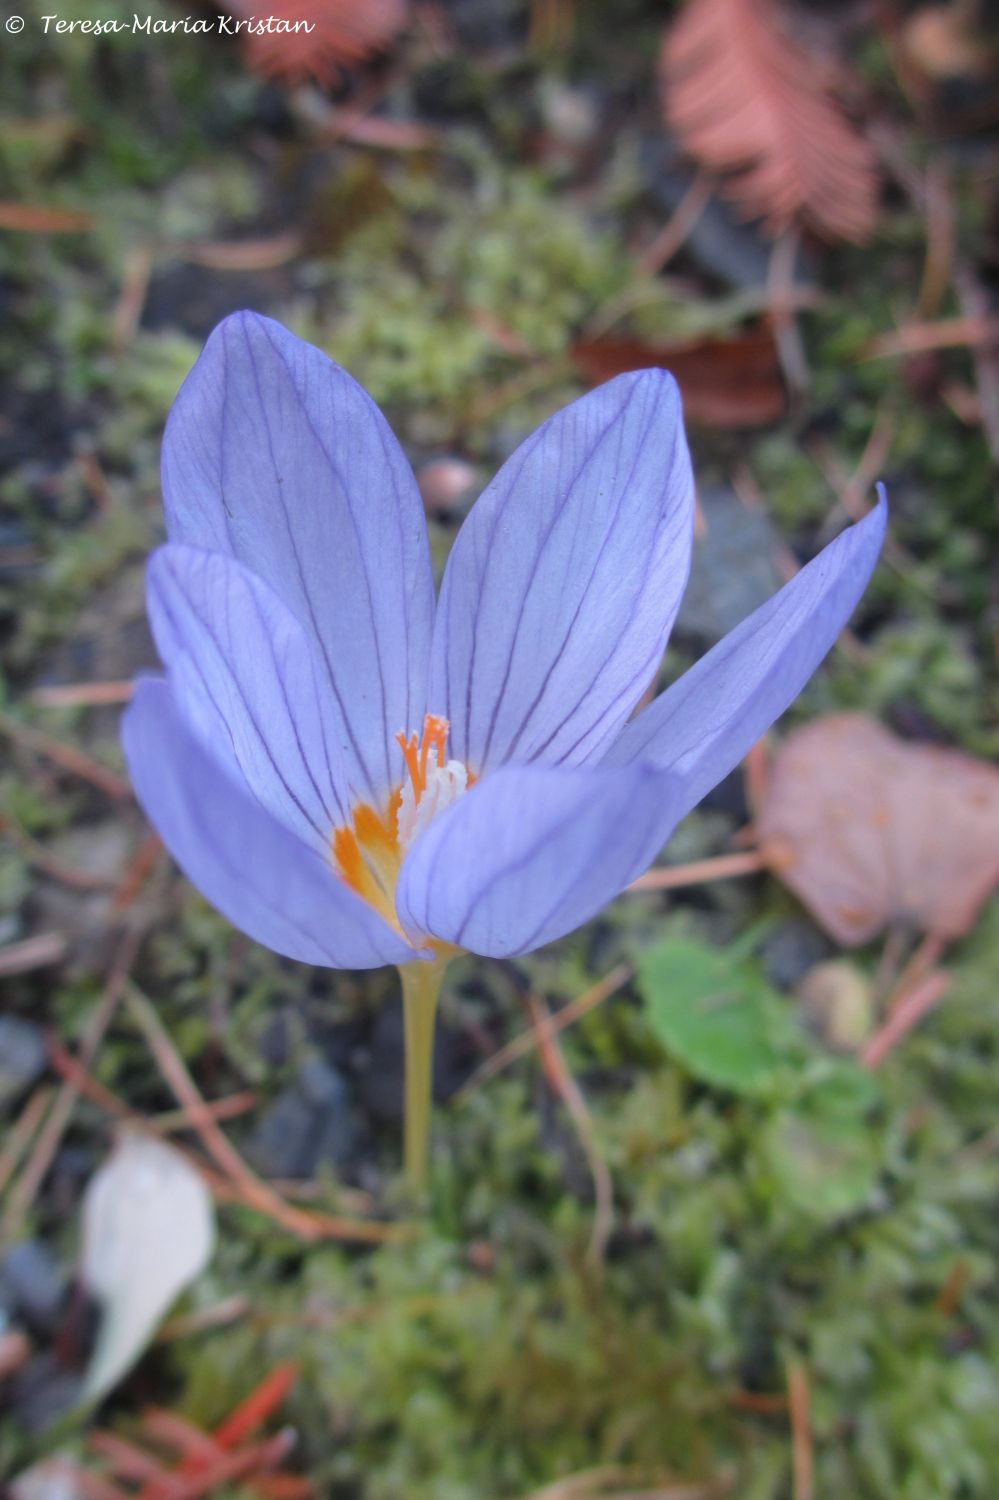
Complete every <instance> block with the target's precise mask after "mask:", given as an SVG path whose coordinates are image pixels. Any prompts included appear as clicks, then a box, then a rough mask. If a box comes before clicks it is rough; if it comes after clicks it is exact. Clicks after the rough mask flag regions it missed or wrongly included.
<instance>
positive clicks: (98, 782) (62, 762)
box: [0, 713, 132, 802]
mask: <svg viewBox="0 0 999 1500" xmlns="http://www.w3.org/2000/svg"><path fill="white" fill-rule="evenodd" d="M0 734H5V735H6V736H7V737H8V739H11V740H13V741H14V743H15V744H18V745H22V746H23V747H24V748H25V749H26V750H30V751H32V752H33V753H34V754H35V755H41V756H44V758H45V759H46V760H50V761H52V762H53V764H54V765H57V766H59V767H60V769H61V770H63V771H67V772H68V773H69V774H70V775H71V776H79V777H80V778H81V779H82V780H83V781H89V782H90V784H91V786H96V787H99V788H100V790H101V791H102V792H106V793H107V795H108V796H109V797H113V798H114V799H115V801H116V802H124V801H126V800H127V799H128V798H129V797H131V795H132V790H131V787H130V786H129V785H128V783H127V782H126V781H123V780H122V778H121V777H120V776H116V775H115V773H114V772H113V771H110V770H108V768H107V766H103V765H101V763H100V761H96V760H94V759H93V757H92V756H90V755H86V754H85V753H84V752H83V751H82V750H78V749H77V748H76V746H75V745H64V744H63V743H62V741H61V740H57V739H55V738H54V737H53V736H52V735H50V734H46V733H45V731H44V730H41V729H35V728H34V727H33V726H32V725H30V724H22V723H21V721H20V720H19V719H14V718H12V717H11V715H10V714H7V713H0Z"/></svg>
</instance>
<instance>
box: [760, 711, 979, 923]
mask: <svg viewBox="0 0 999 1500" xmlns="http://www.w3.org/2000/svg"><path fill="white" fill-rule="evenodd" d="M757 828H758V832H759V837H760V841H761V845H762V847H763V850H764V853H765V855H766V857H767V859H768V861H769V863H770V864H771V867H772V868H773V869H774V870H775V872H776V873H777V874H778V875H779V876H780V878H781V879H782V880H783V881H785V882H786V884H787V885H789V886H790V887H791V889H792V890H793V891H794V893H795V895H797V896H798V897H799V898H800V899H801V900H802V901H803V902H804V903H805V905H806V906H807V907H808V908H809V910H810V911H811V912H812V914H813V915H814V916H815V918H816V919H817V920H818V921H819V922H820V923H821V924H822V926H823V927H825V928H826V930H827V931H828V932H830V933H831V934H832V936H833V937H834V938H835V939H836V940H837V942H840V943H843V944H844V945H846V946H848V947H849V946H851V945H853V944H856V943H864V942H867V941H868V939H869V938H872V937H873V936H874V935H875V934H876V933H877V932H879V931H880V930H881V929H882V928H883V927H884V926H885V925H886V924H887V923H889V922H893V921H898V920H902V921H905V922H911V923H913V924H914V925H915V926H917V927H919V928H921V929H922V930H923V931H925V932H928V933H932V934H934V935H935V936H936V937H940V938H947V939H950V938H955V937H960V935H961V934H962V933H964V932H967V930H968V929H969V927H970V926H971V925H972V923H973V922H974V920H975V917H976V916H977V914H978V911H979V908H980V907H981V905H982V903H983V902H984V901H985V899H986V898H987V897H988V895H989V894H990V892H991V891H992V890H993V889H994V887H995V886H996V885H997V884H999V770H997V769H996V768H995V767H994V766H990V765H987V764H986V763H985V762H984V761H979V760H975V759H973V758H972V757H971V756H970V755H964V754H962V753H961V752H960V751H956V750H943V749H939V748H937V747H935V746H931V745H911V744H906V743H904V742H903V741H902V740H899V739H896V738H895V736H894V735H892V734H890V733H889V732H888V730H886V729H884V728H882V726H881V725H880V724H878V723H876V722H875V721H874V720H873V719H869V718H867V717H866V715H864V714H832V715H830V716H829V717H828V718H824V719H818V720H816V721H815V723H813V724H809V725H807V726H806V727H805V728H804V729H799V730H798V731H797V732H796V733H795V734H792V735H791V736H790V737H789V738H788V739H787V740H785V742H784V744H783V745H782V746H781V747H780V749H779V750H778V752H777V755H776V756H775V758H774V762H773V766H772V768H771V773H770V779H769V784H768V786H767V790H766V795H765V798H764V802H763V807H762V809H761V812H760V815H759V818H758V820H757Z"/></svg>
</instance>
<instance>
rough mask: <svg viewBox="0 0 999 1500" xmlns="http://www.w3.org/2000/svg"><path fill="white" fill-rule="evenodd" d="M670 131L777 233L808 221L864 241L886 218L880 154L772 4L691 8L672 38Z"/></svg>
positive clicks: (667, 73) (666, 52)
mask: <svg viewBox="0 0 999 1500" xmlns="http://www.w3.org/2000/svg"><path fill="white" fill-rule="evenodd" d="M660 84H661V92H662V102H663V110H664V113H665V115H666V120H667V123H668V124H669V126H670V128H671V129H672V130H673V131H675V133H676V134H677V136H678V137H679V138H680V140H681V142H682V143H683V145H684V147H685V149H686V150H687V151H688V152H689V153H690V155H691V156H692V157H694V158H695V160H697V161H699V162H702V163H703V164H704V165H705V166H706V167H709V168H711V169H713V170H715V171H718V172H723V173H727V174H732V175H731V176H730V177H729V179H728V181H727V183H726V186H725V192H726V194H727V195H728V196H730V197H732V198H733V199H734V200H735V202H736V203H738V204H740V205H741V207H742V208H743V209H744V211H745V213H746V215H747V217H749V218H762V219H765V220H766V221H767V223H768V224H769V226H770V228H771V229H772V230H774V231H777V230H779V229H782V228H784V227H786V226H787V225H788V224H789V223H790V222H791V221H792V220H794V219H796V218H798V217H799V216H800V217H802V218H804V219H806V220H807V221H808V222H809V223H810V225H811V226H812V227H813V228H814V229H815V230H817V231H818V232H819V233H821V234H825V235H827V236H829V237H831V238H834V239H847V240H853V241H856V242H857V243H862V242H863V241H865V240H866V239H868V238H869V237H870V234H871V232H872V230H873V229H874V225H875V221H876V217H877V190H878V177H877V170H876V167H875V158H874V153H873V151H872V149H871V147H870V146H869V145H868V143H867V142H866V141H865V140H864V138H863V137H862V136H861V135H859V134H858V133H857V131H856V130H855V129H854V128H853V126H852V125H851V124H850V123H849V121H848V120H847V119H846V117H845V115H843V114H842V112H841V111H840V109H839V107H838V105H837V104H835V103H834V102H833V100H832V98H831V97H830V95H829V92H828V88H827V77H826V71H825V69H824V68H823V67H822V66H821V65H820V63H819V62H818V61H817V60H816V59H815V58H814V57H813V56H812V55H811V54H810V53H808V52H805V51H804V50H803V49H802V48H801V47H799V46H797V45H796V44H795V43H794V42H792V41H791V40H790V38H789V37H788V36H787V35H786V34H785V33H784V31H783V30H782V29H781V19H780V13H779V11H778V10H777V7H776V5H774V4H773V3H772V0H687V3H686V5H685V6H684V9H683V10H682V11H681V13H680V15H679V17H678V18H677V20H676V21H675V22H674V23H673V25H672V26H670V28H669V29H668V30H667V32H666V35H665V37H664V38H663V44H662V52H661V54H660Z"/></svg>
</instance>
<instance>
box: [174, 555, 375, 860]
mask: <svg viewBox="0 0 999 1500" xmlns="http://www.w3.org/2000/svg"><path fill="white" fill-rule="evenodd" d="M147 577H148V596H149V597H148V602H149V620H150V624H151V625H152V629H153V635H154V636H155V638H156V644H157V647H158V648H159V653H160V656H161V658H162V660H163V662H164V664H165V666H166V668H167V674H168V676H169V680H170V686H171V689H172V691H173V697H174V701H175V703H176V704H177V707H178V708H179V710H180V712H181V713H182V714H183V716H184V717H185V718H186V720H187V721H188V723H189V724H190V725H191V727H192V729H193V730H194V731H195V733H196V734H198V735H199V737H200V738H201V740H202V741H203V742H204V743H205V744H206V746H207V747H208V748H209V749H214V748H215V747H216V746H220V745H221V746H222V747H224V749H225V750H226V752H227V753H228V754H229V755H231V757H232V759H233V760H234V761H235V763H236V765H237V766H238V767H239V769H240V771H241V772H242V774H243V776H244V778H245V780H246V782H247V785H248V786H249V788H250V790H251V791H252V792H253V794H254V796H255V797H256V798H257V800H258V801H259V802H260V804H261V806H262V807H265V808H267V810H268V811H269V812H272V813H274V815H275V816H276V817H278V818H280V819H281V821H282V822H283V823H285V824H286V825H287V826H288V828H290V829H291V830H292V832H294V833H297V834H298V835H299V837H301V838H305V839H306V840H307V841H308V842H309V843H312V844H314V845H315V846H316V847H317V848H318V849H319V850H320V851H321V852H324V853H326V852H328V850H329V848H330V838H331V835H332V831H333V829H334V827H339V826H341V825H343V824H349V822H350V803H349V799H348V796H347V788H346V783H345V776H344V770H343V753H342V749H341V746H340V745H339V744H338V743H337V733H338V728H339V726H338V723H337V720H336V716H335V715H334V714H333V713H332V712H331V705H330V701H329V692H328V690H327V684H326V681H325V677H324V675H323V674H322V673H321V672H319V673H317V671H316V663H315V650H314V647H313V645H312V642H311V640H310V638H309V636H308V635H307V634H306V632H305V631H304V630H303V629H302V627H301V625H299V623H298V621H297V620H296V619H295V617H294V615H293V614H292V613H291V611H290V610H288V609H287V608H286V607H285V606H284V605H283V604H282V603H281V600H280V599H279V598H278V597H277V595H276V594H275V593H274V592H273V590H272V589H270V588H268V586H267V585H266V584H265V583H262V582H261V580H260V579H259V578H258V577H257V576H256V574H254V573H251V572H249V570H248V569H246V568H244V567H242V566H241V564H239V563H237V562H235V561H234V560H233V559H232V558H231V557H227V556H225V554H224V553H221V552H203V551H202V550H201V549H200V548H198V547H184V546H181V545H179V544H178V543H173V544H171V545H169V546H166V547H161V548H160V550H159V551H158V552H156V553H154V554H153V556H152V558H151V559H150V562H149V569H148V575H147Z"/></svg>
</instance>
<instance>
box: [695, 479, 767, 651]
mask: <svg viewBox="0 0 999 1500" xmlns="http://www.w3.org/2000/svg"><path fill="white" fill-rule="evenodd" d="M700 501H701V510H702V512H703V515H704V520H705V524H706V527H707V531H706V534H705V535H704V536H703V537H701V538H700V539H699V540H698V541H696V542H695V543H694V557H693V562H692V565H691V569H690V581H689V582H688V584H687V591H686V593H685V594H684V596H683V603H682V605H681V606H680V613H679V615H678V616H677V621H676V629H677V634H678V635H680V636H684V635H685V636H688V637H693V638H694V639H695V640H696V641H697V643H698V644H699V645H701V646H703V647H710V646H713V645H715V643H716V642H717V641H720V640H721V638H722V636H724V635H727V634H728V632H729V631H730V630H734V628H735V627H736V625H738V624H740V623H741V621H743V620H744V619H745V618H746V616H747V615H751V614H752V612H753V610H754V609H758V608H759V606H760V605H761V604H763V603H765V602H766V600H767V599H769V598H770V596H771V595H772V594H774V593H776V592H777V590H778V589H779V588H780V586H781V582H782V579H781V577H780V574H779V573H778V571H777V564H776V561H775V559H776V554H777V538H776V535H775V532H774V529H773V527H772V525H771V523H770V521H769V520H768V518H767V517H766V516H765V515H763V514H762V513H761V512H759V511H755V510H750V509H748V507H746V506H745V505H743V503H742V501H741V500H740V499H739V498H738V496H737V495H734V494H733V493H732V492H731V490H707V491H706V492H704V493H702V494H701V497H700Z"/></svg>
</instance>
